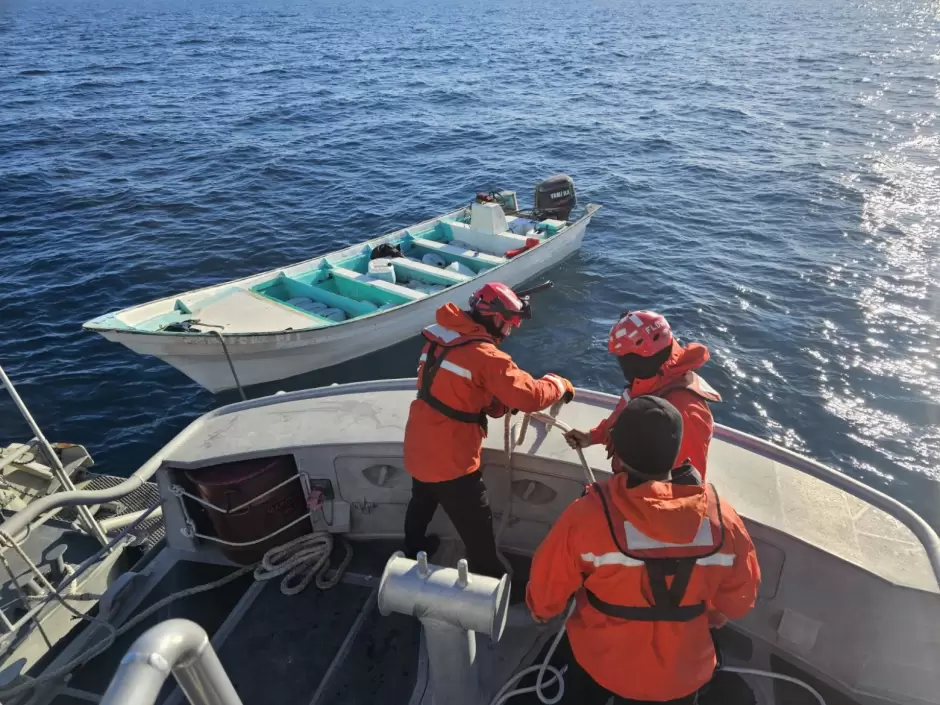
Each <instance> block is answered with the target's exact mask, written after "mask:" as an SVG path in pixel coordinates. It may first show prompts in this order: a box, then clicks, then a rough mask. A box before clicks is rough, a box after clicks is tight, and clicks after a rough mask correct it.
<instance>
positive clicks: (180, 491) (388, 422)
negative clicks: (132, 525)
mask: <svg viewBox="0 0 940 705" xmlns="http://www.w3.org/2000/svg"><path fill="white" fill-rule="evenodd" d="M414 385H415V382H414V381H413V380H389V381H374V382H363V383H358V384H349V385H343V386H333V387H327V388H322V389H313V390H307V391H301V392H294V393H290V394H278V395H275V396H271V397H266V398H261V399H254V400H251V401H246V402H241V403H238V404H233V405H230V406H226V407H223V408H220V409H216V410H214V411H212V412H210V413H208V414H206V415H204V416H203V417H201V418H199V419H197V420H196V421H194V422H193V423H192V424H190V425H189V426H188V427H187V428H186V429H185V430H183V431H182V432H181V433H180V434H179V435H178V436H177V437H176V438H175V439H173V440H172V441H171V442H170V443H168V444H167V445H166V446H165V447H164V448H163V449H162V450H161V451H160V452H159V453H157V454H156V455H155V456H154V457H153V458H152V459H151V460H149V461H148V462H147V463H146V464H145V465H144V466H143V467H142V468H141V469H140V470H139V471H138V473H136V475H135V477H132V478H131V479H129V480H128V481H127V483H128V484H127V486H128V487H130V486H134V485H135V483H137V482H139V481H140V480H142V479H145V478H147V477H150V476H151V475H154V474H155V476H156V478H157V482H158V484H159V486H160V491H161V495H162V498H163V508H164V520H165V522H166V537H167V538H166V546H165V548H163V550H162V551H160V553H159V554H158V555H156V556H155V557H153V559H152V560H150V561H148V563H147V564H146V565H144V566H141V567H140V568H138V569H137V570H136V571H135V576H134V579H133V580H132V581H128V583H127V585H126V587H125V589H124V591H123V592H121V594H120V600H119V602H120V605H121V609H120V610H117V611H115V612H113V613H112V614H111V615H110V616H109V619H110V620H112V621H111V624H112V626H113V627H115V628H116V629H117V630H118V631H121V629H123V626H122V625H126V624H132V626H133V628H132V629H128V630H127V631H126V632H123V633H121V634H120V636H119V638H117V639H113V640H112V642H111V643H107V644H105V646H106V647H107V648H106V649H105V650H104V651H103V653H102V654H101V655H100V656H99V657H97V658H96V659H95V660H93V661H92V662H89V663H81V662H80V660H81V655H82V654H83V653H86V652H87V651H88V649H89V648H91V645H92V644H97V643H101V642H102V640H104V639H106V637H107V635H106V633H105V632H104V631H103V630H98V631H95V630H93V629H88V630H86V631H85V632H83V633H82V634H80V635H78V636H77V637H76V638H75V639H73V640H72V641H71V642H70V643H69V644H68V645H67V646H66V647H65V648H64V649H62V650H61V651H60V652H59V653H58V655H57V658H56V659H55V660H53V661H51V662H48V663H46V664H43V665H44V667H45V668H46V669H47V671H48V672H52V673H55V672H56V669H59V670H60V671H61V670H62V669H63V668H68V667H69V663H70V662H75V661H76V659H78V660H79V662H78V663H77V665H75V666H74V668H73V669H72V671H71V678H70V680H68V682H67V683H66V682H64V681H63V682H59V681H55V679H52V681H51V682H50V683H47V686H48V687H47V691H46V693H47V694H48V695H49V697H48V698H46V699H39V700H36V701H34V702H35V703H36V705H43V703H51V702H53V698H54V697H56V696H57V697H58V699H55V700H54V702H55V705H73V704H74V705H77V704H78V703H79V702H82V701H83V700H84V701H87V700H88V699H93V698H98V697H101V696H102V694H105V690H106V689H108V690H107V693H106V694H105V695H104V699H103V700H102V702H103V703H104V705H115V704H116V703H121V705H123V703H125V702H128V700H127V697H128V694H129V693H132V694H134V698H135V699H134V700H133V702H135V703H136V704H139V705H150V703H153V702H157V701H158V700H159V701H160V702H164V703H167V704H169V705H178V704H179V703H180V702H182V697H183V696H182V695H181V694H180V692H179V691H175V693H174V692H171V690H170V687H169V686H168V685H166V686H164V690H163V691H162V693H160V688H161V685H163V681H164V680H165V679H166V678H167V677H168V675H169V671H170V670H171V669H175V670H173V672H174V673H175V674H176V675H177V678H178V681H179V683H180V684H181V685H182V687H183V688H184V690H185V691H186V693H187V694H188V695H189V696H190V697H191V698H192V702H194V703H196V705H206V703H212V704H213V705H238V704H239V703H244V704H245V705H261V704H264V705H280V704H283V705H289V704H290V705H293V704H294V703H298V702H302V703H311V704H312V705H327V704H331V703H336V704H337V705H339V704H340V703H353V702H355V703H382V704H383V705H420V704H422V703H424V704H426V705H430V703H431V701H432V698H433V699H434V701H435V702H437V703H442V702H446V703H448V705H486V704H487V703H490V702H491V700H492V699H493V698H494V696H495V695H496V693H497V692H498V691H499V690H500V688H501V687H502V686H503V684H504V683H506V681H507V680H508V679H509V678H510V676H512V675H513V674H514V673H517V672H518V671H519V670H520V669H523V668H526V667H529V666H531V665H532V664H536V663H539V662H540V660H541V659H542V658H543V657H544V655H545V653H546V651H547V650H548V647H549V645H550V643H551V642H552V640H553V639H554V637H555V634H556V631H557V627H558V626H559V622H558V620H556V622H555V623H554V624H552V625H549V626H547V627H544V626H539V625H536V624H534V623H532V622H531V620H530V619H529V618H528V613H527V611H526V609H525V608H524V606H523V605H522V604H517V605H515V606H513V607H511V608H510V607H509V606H508V603H509V602H510V601H518V600H519V599H520V598H521V594H522V592H523V590H524V586H525V582H526V578H527V572H528V565H529V560H530V557H531V555H532V554H533V552H534V551H535V549H536V547H537V546H538V545H539V543H540V542H541V541H542V539H543V538H544V536H545V535H546V532H547V531H548V529H549V528H550V526H551V525H552V523H553V522H554V521H555V519H556V518H557V517H558V516H559V514H560V513H561V512H562V511H563V510H564V508H565V507H566V506H568V504H569V503H570V502H571V501H573V500H574V499H575V498H576V497H578V496H579V495H580V494H581V492H582V489H583V486H584V482H585V480H584V474H583V470H582V467H581V465H580V463H579V462H578V460H577V456H576V454H575V453H574V452H572V451H571V450H570V449H569V448H568V447H567V445H566V443H565V441H564V439H563V438H562V436H561V434H560V433H559V432H558V431H556V430H551V429H550V428H548V427H546V426H545V425H544V424H543V423H541V422H539V421H537V420H535V419H534V418H533V420H532V422H531V426H530V428H529V429H528V432H527V433H526V434H525V439H524V440H523V441H522V442H521V443H519V444H518V446H516V447H515V448H514V452H513V454H512V461H511V463H510V462H507V454H506V453H505V452H504V448H503V444H502V439H501V438H500V434H498V433H493V434H491V435H490V437H489V438H487V439H486V441H485V447H484V452H483V474H484V476H485V478H486V482H487V486H488V487H489V490H490V498H491V502H492V505H493V508H494V511H495V512H496V514H497V516H498V518H497V523H498V524H500V525H501V526H502V528H503V532H502V534H501V547H502V550H503V552H504V553H505V554H506V557H507V559H508V561H509V563H510V564H511V566H512V568H513V575H512V578H511V581H506V582H504V583H500V582H499V581H496V580H494V579H490V578H483V577H481V576H475V575H472V574H470V575H468V574H467V573H466V571H465V570H463V569H461V568H460V567H459V566H458V569H454V568H453V566H454V565H455V564H456V557H457V556H459V555H460V546H459V545H458V543H457V541H456V538H455V535H454V532H453V530H452V527H451V526H450V525H449V522H448V521H447V519H446V517H445V516H444V515H443V514H442V513H438V515H437V516H436V517H435V519H434V521H433V523H432V525H431V529H430V530H431V531H434V532H436V533H438V534H440V535H441V536H442V537H444V538H445V541H444V542H443V544H442V547H441V549H440V550H439V551H438V553H437V554H435V555H434V556H432V557H431V560H430V562H429V563H428V564H427V565H426V566H425V565H424V564H422V563H418V564H415V563H414V562H412V561H407V559H404V558H401V557H392V558H391V559H390V556H392V553H393V552H394V551H395V550H396V549H397V548H398V546H399V545H400V542H401V536H402V526H403V520H404V512H405V507H406V506H407V503H408V500H409V498H410V485H411V482H410V478H409V476H408V474H407V473H406V472H405V470H404V468H403V463H402V441H403V433H404V427H405V422H406V420H407V416H408V407H409V404H410V402H411V401H412V400H413V399H414V388H415V387H414ZM616 401H617V398H616V397H613V396H610V395H605V394H599V393H596V392H590V391H579V392H578V395H577V398H576V399H575V400H574V402H572V403H571V404H569V405H567V406H565V407H563V408H562V410H561V411H560V413H559V415H558V420H559V421H561V422H564V423H566V424H568V425H571V426H575V427H579V428H584V427H588V426H590V425H593V423H594V422H596V421H597V420H598V419H600V418H602V417H603V416H606V415H607V414H608V413H609V412H610V410H611V409H612V408H613V406H614V405H615V404H616ZM510 423H512V424H514V425H516V426H518V425H519V424H521V423H522V421H521V420H520V419H519V418H518V417H512V418H511V420H510ZM585 455H586V459H587V461H588V463H589V464H590V466H591V467H592V468H593V472H594V474H596V475H597V476H598V478H603V477H605V476H606V473H607V472H608V470H607V468H608V467H609V465H608V461H607V458H606V457H605V453H604V450H603V449H602V448H600V447H592V448H589V449H587V450H586V453H585ZM709 480H710V481H712V482H713V483H714V484H715V485H716V487H717V489H718V491H719V493H720V494H722V495H723V496H724V497H726V498H727V499H728V500H729V501H730V502H731V503H732V504H733V505H734V506H735V508H736V509H737V511H738V513H739V514H740V515H741V516H742V517H743V518H744V520H745V522H746V523H747V526H748V529H749V531H750V533H751V535H752V537H753V539H754V543H755V545H756V547H757V552H758V556H759V560H760V563H761V570H762V575H763V580H762V584H761V588H760V594H759V597H758V600H757V604H756V606H755V608H754V609H753V611H752V612H751V613H750V614H748V615H747V616H746V617H745V618H743V619H741V620H737V621H736V622H734V623H732V624H730V625H729V626H728V627H726V628H724V629H722V630H720V632H719V636H718V640H719V645H720V646H721V650H722V652H723V656H724V659H725V663H726V665H727V664H730V665H732V666H734V667H737V668H744V669H755V670H757V671H762V672H769V673H772V674H774V675H775V676H777V677H778V678H784V677H791V678H796V679H798V680H800V681H802V682H804V683H807V684H810V685H811V686H812V687H814V688H815V689H816V690H817V691H818V692H819V693H820V694H821V695H822V696H823V697H824V699H825V701H826V702H827V703H828V704H829V705H850V704H857V705H876V704H879V705H880V704H884V703H896V704H898V705H923V704H924V703H940V669H937V668H936V664H937V663H938V662H940V642H938V640H937V636H936V635H937V634H938V633H940V583H938V576H940V539H938V537H937V534H936V533H935V532H934V531H933V530H932V529H931V528H930V527H929V526H928V525H927V524H926V523H925V522H923V521H922V520H921V519H920V518H919V517H918V516H917V515H916V514H914V513H912V512H911V511H910V510H909V509H907V508H906V507H904V506H903V505H901V504H899V503H898V502H896V501H895V500H893V499H890V498H889V497H887V496H885V495H883V494H881V493H879V492H877V491H875V490H873V489H870V488H868V487H866V486H864V485H862V484H860V483H858V482H856V481H854V480H852V479H850V478H847V477H845V476H843V475H841V474H839V473H837V472H835V471H833V470H831V469H829V468H826V467H824V466H822V465H820V464H818V463H815V462H813V461H811V460H808V459H806V458H804V457H802V456H799V455H797V454H794V453H792V452H790V451H787V450H785V449H782V448H779V447H776V446H774V445H772V444H770V443H768V442H766V441H762V440H759V439H756V438H753V437H751V436H747V435H745V434H742V433H739V432H736V431H734V430H732V429H728V428H723V427H719V428H717V429H716V434H715V439H714V440H713V442H712V445H711V449H710V453H709ZM121 491H122V490H121V488H117V489H115V490H114V491H113V492H112V494H113V493H115V492H117V493H120V492H121ZM225 497H228V499H227V500H225V499H224V498H225ZM246 497H247V498H248V499H247V502H248V504H247V505H245V504H242V502H243V500H245V498H246ZM68 499H69V501H70V502H81V501H88V500H89V499H90V498H88V497H85V498H83V496H82V495H81V493H75V494H71V495H70V497H69V498H68ZM102 499H103V495H101V493H98V494H97V495H96V496H95V497H94V501H98V502H100V501H102ZM43 501H44V502H46V505H45V506H44V507H40V509H41V510H44V509H48V507H49V506H50V505H49V504H48V500H43ZM59 501H61V500H59ZM226 503H227V504H226ZM252 503H254V504H252ZM223 505H225V506H223ZM226 506H227V508H226ZM277 515H280V521H279V522H275V523H270V522H271V521H272V517H275V516H277ZM26 518H28V517H14V518H13V519H11V520H8V521H6V522H5V523H4V525H3V527H2V529H3V531H6V532H8V533H15V532H17V531H19V529H20V528H22V526H23V525H24V523H23V522H24V519H26ZM504 520H505V521H504ZM312 530H315V531H316V533H313V534H311V533H310V532H311V531H312ZM334 541H335V542H336V545H335V550H333V548H334ZM259 542H260V543H259ZM283 543H287V544H288V546H287V549H286V550H285V551H283V553H282V558H285V559H286V560H288V561H290V560H291V559H292V558H299V556H298V547H299V546H301V545H303V546H305V549H304V550H307V551H309V553H308V558H310V559H311V560H312V561H313V562H314V563H316V562H317V561H319V560H321V559H323V560H327V559H328V560H329V561H330V563H329V566H328V565H327V564H325V563H324V565H323V570H324V572H323V573H321V574H320V575H319V577H318V578H317V585H319V586H321V587H322V589H319V588H317V587H315V586H314V584H312V583H311V584H310V586H309V587H307V589H306V590H297V589H296V588H297V586H296V582H297V580H298V579H301V578H302V576H303V572H301V575H300V576H295V578H294V579H293V580H290V579H289V580H287V582H286V583H280V584H279V580H280V577H278V578H277V579H275V580H272V581H270V582H269V581H264V582H259V581H258V579H256V578H259V577H260V578H262V579H263V578H265V577H269V575H267V574H266V571H265V570H261V571H260V573H257V572H255V573H253V572H252V568H251V567H250V566H246V567H239V566H240V564H242V563H249V564H250V563H252V562H254V561H255V560H257V557H258V555H259V554H260V553H262V552H265V551H267V549H268V547H270V546H275V545H277V544H283ZM340 546H342V547H340ZM346 546H348V547H349V553H347V551H346ZM331 552H332V556H331V555H330V554H331ZM268 556H269V557H270V556H271V554H270V553H268ZM324 557H326V558H324ZM445 566H450V567H445ZM312 577H313V575H312V574H310V578H312ZM203 584H207V585H208V587H204V588H200V587H198V586H200V585H203ZM279 588H280V589H279ZM510 596H512V598H510ZM155 605H156V606H157V607H158V611H157V612H156V613H153V614H151V616H149V617H148V618H147V619H146V620H143V621H139V620H138V621H139V623H137V624H134V620H135V617H134V615H139V614H141V613H142V612H141V611H142V610H143V611H144V612H143V613H144V614H147V610H151V611H152V610H153V609H154V606H155ZM412 615H417V616H418V617H419V618H420V621H419V619H415V618H414V617H413V616H412ZM507 615H508V618H507ZM174 617H182V618H185V620H182V621H180V620H178V619H175V620H174V619H170V621H164V622H162V624H161V623H159V622H160V620H166V619H169V618H174ZM187 620H188V621H187ZM151 626H152V629H150V630H149V631H145V630H146V629H147V627H151ZM468 630H471V631H468ZM210 638H211V646H209V642H208V641H207V640H208V639H210ZM135 639H136V641H135ZM474 650H475V655H474V653H473V652H474ZM125 653H127V656H126V657H125ZM155 664H156V665H160V664H163V665H162V666H160V667H159V668H155ZM31 675H38V674H36V673H33V674H31ZM112 677H113V680H112ZM743 678H744V679H745V681H746V682H747V684H748V686H749V687H750V691H753V693H754V695H755V696H756V700H757V702H758V703H760V704H761V705H771V704H774V703H777V704H781V705H782V704H784V703H785V704H786V705H797V704H799V705H802V704H803V703H814V702H817V700H816V699H815V697H814V696H813V695H812V694H810V693H809V691H806V690H805V689H803V688H802V687H801V686H798V685H794V684H793V683H790V682H787V681H784V680H779V679H770V678H767V677H766V676H762V675H752V674H746V675H744V676H743ZM109 681H110V688H109ZM56 688H58V690H57V689H56ZM70 693H71V696H70V695H69V694H70ZM158 693H160V695H159V696H158ZM207 693H208V694H209V695H211V696H212V697H211V698H209V699H205V695H206V694H207ZM73 696H74V697H73ZM750 697H751V696H750V695H748V696H747V698H743V699H741V700H737V699H730V700H726V701H725V703H724V705H738V703H739V702H740V703H742V704H743V703H746V702H749V698H750ZM122 698H123V699H122ZM213 698H214V699H213ZM0 699H3V702H4V703H10V702H14V701H8V700H7V699H6V698H4V695H3V693H0ZM512 702H516V703H520V704H522V705H526V704H527V703H536V702H538V700H537V697H536V695H535V694H534V693H532V692H529V693H526V694H522V695H520V696H519V697H518V699H517V700H513V701H512Z"/></svg>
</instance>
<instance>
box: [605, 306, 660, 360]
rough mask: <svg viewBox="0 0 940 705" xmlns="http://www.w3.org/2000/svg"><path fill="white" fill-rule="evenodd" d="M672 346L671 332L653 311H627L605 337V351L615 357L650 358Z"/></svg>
mask: <svg viewBox="0 0 940 705" xmlns="http://www.w3.org/2000/svg"><path fill="white" fill-rule="evenodd" d="M670 345H672V330H671V329H670V328H669V323H668V322H667V321H666V319H665V318H664V317H663V316H661V315H660V314H658V313H655V312H654V311H632V312H631V311H627V312H626V313H624V314H623V315H622V316H621V317H620V320H619V321H617V322H616V323H614V327H613V328H611V329H610V333H609V334H608V336H607V349H608V350H609V351H610V352H612V353H614V354H615V355H618V356H620V355H631V354H632V355H639V356H640V357H652V356H653V355H655V354H656V353H658V352H661V351H662V350H664V349H665V348H668V347H669V346H670Z"/></svg>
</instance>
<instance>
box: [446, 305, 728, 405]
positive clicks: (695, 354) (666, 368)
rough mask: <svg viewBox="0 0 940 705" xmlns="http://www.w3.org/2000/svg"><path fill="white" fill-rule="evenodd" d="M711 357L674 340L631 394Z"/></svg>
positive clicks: (657, 385) (667, 380)
mask: <svg viewBox="0 0 940 705" xmlns="http://www.w3.org/2000/svg"><path fill="white" fill-rule="evenodd" d="M449 305H452V304H449ZM455 308H456V307H455ZM438 313H440V311H438ZM438 322H440V321H438ZM442 325H443V324H442ZM709 357H711V356H710V355H709V353H708V348H706V347H705V346H704V345H700V344H699V343H689V345H688V346H687V347H682V346H681V345H679V343H677V342H673V344H672V354H671V355H669V359H668V360H666V362H665V364H664V365H663V366H662V368H661V369H660V370H659V374H657V375H656V376H655V377H650V378H648V379H635V380H633V384H632V385H631V386H630V396H631V397H638V396H641V395H643V394H650V393H651V392H655V391H656V390H657V389H660V388H662V387H665V386H666V385H667V384H669V383H670V382H672V381H673V380H676V379H678V378H679V377H682V375H684V374H685V373H686V372H691V371H693V370H697V369H698V368H700V367H702V366H703V365H704V364H705V363H706V362H708V359H709Z"/></svg>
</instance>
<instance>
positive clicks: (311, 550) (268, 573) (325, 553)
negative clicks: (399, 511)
mask: <svg viewBox="0 0 940 705" xmlns="http://www.w3.org/2000/svg"><path fill="white" fill-rule="evenodd" d="M324 534H326V536H325V537H324V536H323V535H324ZM314 539H315V541H314ZM0 540H2V541H3V542H4V543H6V544H7V545H8V546H10V547H12V548H13V549H14V550H16V552H17V553H18V554H19V556H20V558H22V559H23V561H24V563H26V565H27V567H28V568H29V569H30V570H32V571H33V572H34V573H36V574H37V575H38V576H39V578H40V582H41V583H43V586H44V587H46V588H47V589H49V590H50V591H51V595H50V599H55V600H57V601H58V602H59V603H61V604H62V606H63V607H65V608H66V609H67V610H68V611H69V612H71V613H72V614H73V615H75V616H76V617H78V618H80V619H83V620H85V621H88V622H91V623H92V624H93V625H96V626H99V627H102V628H104V629H107V630H108V631H109V634H108V636H107V637H105V638H104V639H102V640H101V641H100V642H99V643H97V644H95V645H94V646H92V647H90V648H89V649H88V650H86V651H85V652H84V653H82V654H81V655H80V656H78V657H76V658H74V659H73V660H71V661H69V662H68V663H66V664H65V665H63V666H61V667H59V668H57V669H56V670H55V671H51V672H49V673H44V674H42V675H41V676H39V677H38V678H31V679H29V680H26V681H24V682H22V683H20V684H19V685H16V686H14V687H12V688H9V689H6V690H2V691H0V698H2V699H3V700H4V701H6V700H7V699H8V698H12V697H13V696H15V695H19V694H20V693H22V692H24V691H28V690H32V689H33V688H37V687H39V686H40V685H43V684H44V683H48V682H50V681H55V680H58V679H60V678H63V677H67V676H68V674H69V673H70V672H71V671H73V670H75V669H76V668H78V667H80V666H83V665H84V664H86V663H88V662H89V661H91V660H92V659H93V658H95V657H97V656H99V655H100V654H102V653H104V652H105V651H107V650H108V649H109V648H111V646H112V645H113V644H114V642H115V640H116V639H117V638H118V637H119V636H121V635H122V634H124V633H126V632H128V631H129V630H131V629H133V628H134V627H136V626H137V625H138V624H140V623H141V622H142V621H143V620H145V619H147V617H149V616H151V615H152V614H154V613H155V612H158V611H159V610H161V609H163V608H164V607H166V606H167V605H169V604H171V603H173V602H176V601H177V600H182V599H183V598H185V597H191V596H192V595H198V594H199V593H201V592H208V591H209V590H215V589H216V588H220V587H222V586H224V585H228V584H229V583H231V582H233V581H234V580H237V579H238V578H240V577H242V576H243V575H245V574H246V573H248V572H249V571H251V570H252V569H253V568H254V569H255V579H256V580H269V579H271V578H274V577H276V576H278V575H283V574H285V573H286V575H285V577H284V580H282V581H281V592H282V593H284V594H285V595H296V594H297V593H298V592H300V591H301V590H303V589H304V588H305V587H307V585H308V584H309V583H310V580H311V579H312V578H314V577H316V584H317V587H318V588H320V589H321V590H327V589H329V588H331V587H333V586H335V585H336V584H337V583H339V581H340V580H341V579H342V577H343V573H344V572H345V571H346V568H347V566H348V565H349V563H350V561H352V553H353V552H352V546H350V545H349V542H348V541H346V540H345V539H343V547H344V548H345V549H346V555H345V556H344V557H343V561H342V562H341V563H340V565H339V567H338V568H337V569H336V573H335V574H334V575H333V577H331V578H329V579H328V580H327V579H325V574H326V571H327V569H328V568H329V559H330V553H331V551H332V550H333V537H332V536H331V535H330V534H327V532H324V531H318V532H315V533H313V534H308V535H306V536H301V537H300V538H298V539H294V540H293V541H290V542H288V543H286V544H284V545H282V546H277V547H276V548H273V549H271V550H270V551H268V552H267V553H266V554H265V555H264V558H263V559H262V565H260V566H258V567H257V568H255V567H254V566H244V567H243V568H239V569H238V570H235V571H233V572H231V573H229V574H228V575H226V576H224V577H222V578H219V579H218V580H213V581H212V582H209V583H204V584H202V585H197V586H195V587H191V588H188V589H186V590H180V591H179V592H175V593H173V594H171V595H168V596H167V597H164V598H163V599H162V600H160V601H159V602H156V603H154V604H153V605H151V606H150V607H148V608H147V609H146V610H144V611H143V612H141V613H140V614H138V615H137V616H136V617H134V618H133V619H131V620H130V621H128V622H126V623H125V624H123V625H122V626H121V627H120V628H115V627H114V625H112V624H111V623H110V622H107V621H106V620H104V619H100V618H98V617H91V616H89V615H87V614H83V613H81V612H79V611H78V610H76V609H75V608H74V607H72V606H71V605H70V604H68V603H67V602H66V600H70V599H81V598H83V597H85V595H75V596H71V595H67V596H64V597H63V596H62V595H60V594H59V592H58V591H57V590H56V589H55V588H53V587H52V585H50V584H49V582H48V581H47V580H46V579H45V576H43V575H42V573H41V572H40V571H39V569H38V568H36V566H35V564H34V563H33V562H32V561H31V560H30V558H29V556H27V555H26V553H25V552H24V551H23V549H22V547H20V545H19V544H18V543H16V541H14V540H13V539H12V538H11V537H10V536H8V535H7V534H5V533H3V532H0ZM281 561H283V562H281ZM265 563H267V566H266V565H265ZM268 566H270V567H268ZM263 568H264V570H263ZM259 572H260V573H261V577H259ZM301 574H303V576H304V577H303V579H302V580H301V582H300V583H299V584H298V585H296V586H290V584H289V583H290V581H291V580H292V579H293V578H294V577H296V576H298V575H301ZM66 680H67V679H66Z"/></svg>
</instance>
